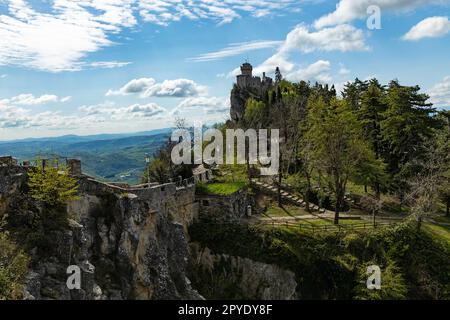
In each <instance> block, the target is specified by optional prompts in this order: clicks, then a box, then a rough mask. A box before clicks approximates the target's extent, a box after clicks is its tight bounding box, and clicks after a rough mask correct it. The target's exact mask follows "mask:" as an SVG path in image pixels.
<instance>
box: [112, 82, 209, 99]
mask: <svg viewBox="0 0 450 320" xmlns="http://www.w3.org/2000/svg"><path fill="white" fill-rule="evenodd" d="M137 93H139V94H141V97H143V98H147V97H176V98H183V97H190V96H198V95H204V94H206V87H205V86H201V85H199V84H197V83H196V82H195V81H193V80H189V79H175V80H164V81H163V82H161V83H157V82H156V81H155V79H153V78H140V79H133V80H131V81H130V82H128V83H127V84H125V85H124V86H123V87H122V88H120V89H119V90H111V89H110V90H109V91H108V92H107V93H106V96H114V95H128V94H137Z"/></svg>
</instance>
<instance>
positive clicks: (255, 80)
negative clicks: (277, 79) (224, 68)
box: [236, 62, 273, 95]
mask: <svg viewBox="0 0 450 320" xmlns="http://www.w3.org/2000/svg"><path fill="white" fill-rule="evenodd" d="M236 83H237V86H238V87H239V88H240V89H250V90H253V91H256V92H257V93H258V94H260V95H262V94H263V93H264V92H266V91H268V90H269V89H271V88H272V87H273V80H272V78H270V77H266V73H265V72H263V76H262V79H261V78H260V77H254V76H253V66H252V65H251V64H250V63H248V62H245V63H243V64H242V65H241V74H240V75H238V76H237V81H236Z"/></svg>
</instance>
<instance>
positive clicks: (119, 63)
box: [87, 61, 131, 69]
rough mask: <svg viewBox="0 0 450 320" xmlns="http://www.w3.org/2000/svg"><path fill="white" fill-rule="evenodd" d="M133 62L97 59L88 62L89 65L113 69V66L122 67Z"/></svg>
mask: <svg viewBox="0 0 450 320" xmlns="http://www.w3.org/2000/svg"><path fill="white" fill-rule="evenodd" d="M129 64H131V62H125V61H97V62H91V63H88V64H87V66H89V67H92V68H103V69H113V68H122V67H125V66H127V65H129Z"/></svg>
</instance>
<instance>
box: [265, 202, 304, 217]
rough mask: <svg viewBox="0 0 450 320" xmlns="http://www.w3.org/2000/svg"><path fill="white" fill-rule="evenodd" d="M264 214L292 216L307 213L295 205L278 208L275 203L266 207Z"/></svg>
mask: <svg viewBox="0 0 450 320" xmlns="http://www.w3.org/2000/svg"><path fill="white" fill-rule="evenodd" d="M266 214H267V215H268V216H271V217H292V216H301V215H307V214H309V213H308V212H307V211H306V210H305V209H303V208H300V207H296V206H291V205H284V206H283V208H280V207H279V206H277V205H273V206H270V207H269V208H268V209H267V211H266Z"/></svg>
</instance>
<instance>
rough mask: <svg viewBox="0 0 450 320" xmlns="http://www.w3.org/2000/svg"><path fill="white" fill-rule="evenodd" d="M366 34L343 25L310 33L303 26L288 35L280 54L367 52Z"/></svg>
mask: <svg viewBox="0 0 450 320" xmlns="http://www.w3.org/2000/svg"><path fill="white" fill-rule="evenodd" d="M368 49H369V48H368V46H367V45H366V43H365V39H364V33H363V31H362V30H360V29H357V28H355V27H353V26H351V25H348V24H343V25H338V26H335V27H332V28H325V29H322V30H319V31H310V30H309V28H308V27H307V26H305V25H303V24H301V25H298V26H297V27H295V28H294V30H292V31H291V32H289V33H288V35H287V37H286V41H285V42H284V44H283V46H282V47H281V49H280V52H293V51H300V52H304V53H309V52H313V51H341V52H349V51H366V50H368Z"/></svg>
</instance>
